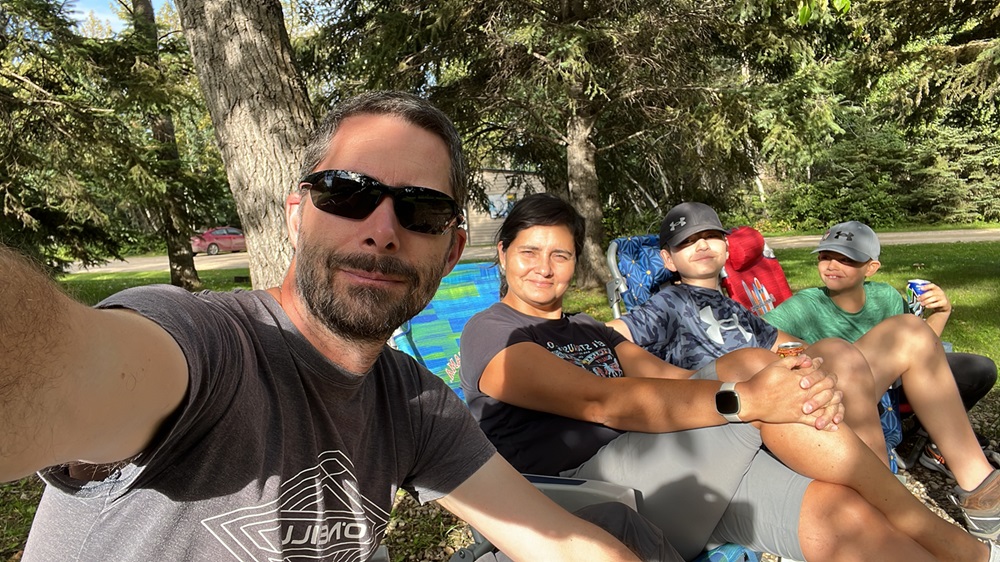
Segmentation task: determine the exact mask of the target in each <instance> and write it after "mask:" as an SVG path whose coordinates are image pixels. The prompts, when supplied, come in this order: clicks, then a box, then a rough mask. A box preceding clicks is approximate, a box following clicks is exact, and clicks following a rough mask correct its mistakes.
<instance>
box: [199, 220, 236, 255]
mask: <svg viewBox="0 0 1000 562" xmlns="http://www.w3.org/2000/svg"><path fill="white" fill-rule="evenodd" d="M246 249H247V242H246V239H245V238H244V237H243V231H242V230H240V229H238V228H233V227H231V226H217V227H215V228H210V229H208V230H206V231H205V232H202V233H201V234H195V235H194V236H192V237H191V252H192V253H193V254H196V255H197V254H208V255H210V256H214V255H216V254H218V253H219V252H241V251H243V250H246Z"/></svg>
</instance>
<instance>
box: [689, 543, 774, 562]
mask: <svg viewBox="0 0 1000 562" xmlns="http://www.w3.org/2000/svg"><path fill="white" fill-rule="evenodd" d="M693 562H760V555H759V554H757V553H756V552H751V551H749V550H747V549H745V548H743V547H742V546H739V545H736V544H724V545H722V546H720V547H717V548H713V549H712V550H707V551H705V552H703V553H701V555H700V556H698V557H697V558H695V559H694V561H693Z"/></svg>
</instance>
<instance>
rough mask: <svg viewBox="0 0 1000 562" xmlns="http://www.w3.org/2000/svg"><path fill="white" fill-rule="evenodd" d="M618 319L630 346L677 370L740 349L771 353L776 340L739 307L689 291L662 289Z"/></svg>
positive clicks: (706, 292)
mask: <svg viewBox="0 0 1000 562" xmlns="http://www.w3.org/2000/svg"><path fill="white" fill-rule="evenodd" d="M621 319H622V322H624V323H625V325H626V326H628V329H629V331H630V332H631V333H632V341H634V342H635V343H637V344H638V345H641V346H642V347H644V348H646V350H647V351H649V352H650V353H652V354H653V355H655V356H657V357H659V358H660V359H663V360H664V361H666V362H667V363H670V364H672V365H676V366H678V367H680V368H682V369H692V370H698V369H700V368H702V367H704V366H705V365H707V364H709V363H711V362H712V361H713V360H715V359H716V358H718V357H722V356H723V355H725V354H727V353H729V352H730V351H735V350H737V349H743V348H744V347H762V348H764V349H771V347H772V346H773V345H774V342H775V341H777V340H778V330H777V329H776V328H774V327H772V326H771V325H770V324H768V323H767V322H765V321H764V320H762V319H761V318H759V317H758V316H756V315H754V314H753V313H752V312H750V311H749V310H747V309H746V307H744V306H743V305H741V304H740V303H738V302H736V301H734V300H733V299H731V298H729V297H727V296H725V295H723V294H722V293H720V292H719V291H716V290H713V289H705V288H703V287H696V286H694V285H684V284H682V285H671V286H669V287H664V288H663V290H661V291H660V292H658V293H656V294H655V295H653V296H651V297H649V300H647V301H646V302H644V303H642V306H639V307H637V308H635V309H633V310H632V311H630V312H629V313H628V314H626V315H624V316H622V318H621Z"/></svg>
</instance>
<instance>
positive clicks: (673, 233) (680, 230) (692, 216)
mask: <svg viewBox="0 0 1000 562" xmlns="http://www.w3.org/2000/svg"><path fill="white" fill-rule="evenodd" d="M706 230H721V231H722V232H727V230H726V229H725V228H724V227H723V226H722V221H720V220H719V215H718V214H717V213H716V212H715V210H714V209H712V208H711V207H709V206H708V205H706V204H704V203H681V204H680V205H676V206H675V207H674V208H673V209H670V210H669V211H667V216H666V217H664V218H663V222H662V223H660V247H661V248H666V247H671V248H672V247H674V246H677V245H678V244H680V243H681V242H683V241H684V239H685V238H687V237H688V236H691V235H692V234H698V233H699V232H705V231H706Z"/></svg>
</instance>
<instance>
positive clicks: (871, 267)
mask: <svg viewBox="0 0 1000 562" xmlns="http://www.w3.org/2000/svg"><path fill="white" fill-rule="evenodd" d="M880 267H882V262H880V261H878V260H872V261H870V262H868V265H866V266H865V277H871V276H872V275H875V272H876V271H878V268H880Z"/></svg>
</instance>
